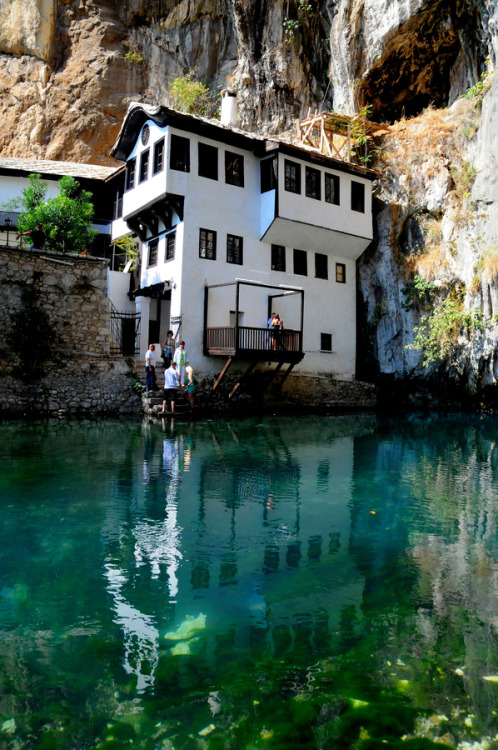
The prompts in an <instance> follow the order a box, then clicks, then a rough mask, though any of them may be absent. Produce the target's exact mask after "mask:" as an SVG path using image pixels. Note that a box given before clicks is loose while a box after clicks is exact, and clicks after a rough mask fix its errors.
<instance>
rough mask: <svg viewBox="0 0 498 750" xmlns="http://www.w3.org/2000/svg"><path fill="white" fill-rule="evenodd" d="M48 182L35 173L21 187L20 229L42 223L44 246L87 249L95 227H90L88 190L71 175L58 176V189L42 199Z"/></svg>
mask: <svg viewBox="0 0 498 750" xmlns="http://www.w3.org/2000/svg"><path fill="white" fill-rule="evenodd" d="M47 190H48V184H47V183H46V182H42V180H41V176H40V175H39V174H31V175H30V176H29V186H28V187H27V188H25V189H24V190H23V191H22V197H21V201H20V207H21V209H22V210H21V213H20V214H19V218H18V222H17V225H18V228H19V231H20V232H28V231H31V230H33V229H36V227H38V226H39V224H43V227H44V231H45V235H46V239H45V249H46V250H53V251H55V252H78V253H79V252H82V251H83V250H86V249H88V248H89V247H90V246H91V245H92V243H93V241H94V239H95V237H96V235H97V231H96V230H95V229H93V227H92V219H93V213H94V208H93V203H92V202H91V197H92V194H91V193H90V192H89V191H88V190H82V189H81V186H80V184H79V182H78V180H76V179H75V178H74V177H61V179H60V180H59V193H58V195H56V196H55V198H51V199H50V200H46V197H47Z"/></svg>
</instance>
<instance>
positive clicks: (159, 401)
mask: <svg viewBox="0 0 498 750" xmlns="http://www.w3.org/2000/svg"><path fill="white" fill-rule="evenodd" d="M135 373H136V374H137V377H138V379H139V380H140V382H141V383H142V385H143V386H144V388H145V366H144V365H142V363H141V362H135ZM156 380H157V385H158V389H157V390H156V391H150V392H149V393H146V391H145V390H144V392H143V394H142V408H143V411H144V414H147V415H148V416H150V417H158V418H161V416H169V417H171V411H170V408H169V407H170V405H169V404H168V405H167V406H166V409H167V414H165V415H160V414H159V412H160V411H161V410H162V405H163V388H162V386H163V382H164V378H163V368H162V360H160V363H159V366H156ZM176 395H177V398H176V401H175V414H174V416H175V417H177V418H182V417H183V418H188V419H191V418H192V417H195V416H196V408H195V404H194V410H193V411H192V409H191V408H190V405H189V403H188V401H187V399H186V398H185V389H184V388H178V391H177V394H176Z"/></svg>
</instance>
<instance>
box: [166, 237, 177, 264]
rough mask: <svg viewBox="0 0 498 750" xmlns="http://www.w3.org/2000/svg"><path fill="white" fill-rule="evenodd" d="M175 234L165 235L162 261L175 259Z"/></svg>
mask: <svg viewBox="0 0 498 750" xmlns="http://www.w3.org/2000/svg"><path fill="white" fill-rule="evenodd" d="M175 245H176V232H172V234H167V235H166V250H165V253H164V260H173V259H174V257H175Z"/></svg>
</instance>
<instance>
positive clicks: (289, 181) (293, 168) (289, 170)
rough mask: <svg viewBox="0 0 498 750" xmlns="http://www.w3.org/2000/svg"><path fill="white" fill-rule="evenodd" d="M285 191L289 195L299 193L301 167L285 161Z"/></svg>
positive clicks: (293, 162)
mask: <svg viewBox="0 0 498 750" xmlns="http://www.w3.org/2000/svg"><path fill="white" fill-rule="evenodd" d="M285 189H286V190H287V191H288V192H289V193H301V165H300V164H297V163H296V162H295V161H288V159H286V160H285Z"/></svg>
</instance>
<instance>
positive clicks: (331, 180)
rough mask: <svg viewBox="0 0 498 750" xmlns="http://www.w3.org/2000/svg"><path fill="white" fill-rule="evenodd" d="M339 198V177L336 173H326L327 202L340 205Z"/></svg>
mask: <svg viewBox="0 0 498 750" xmlns="http://www.w3.org/2000/svg"><path fill="white" fill-rule="evenodd" d="M339 200H340V194H339V178H338V177H337V175H335V174H327V173H325V202H326V203H334V205H336V206H338V205H339Z"/></svg>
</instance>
